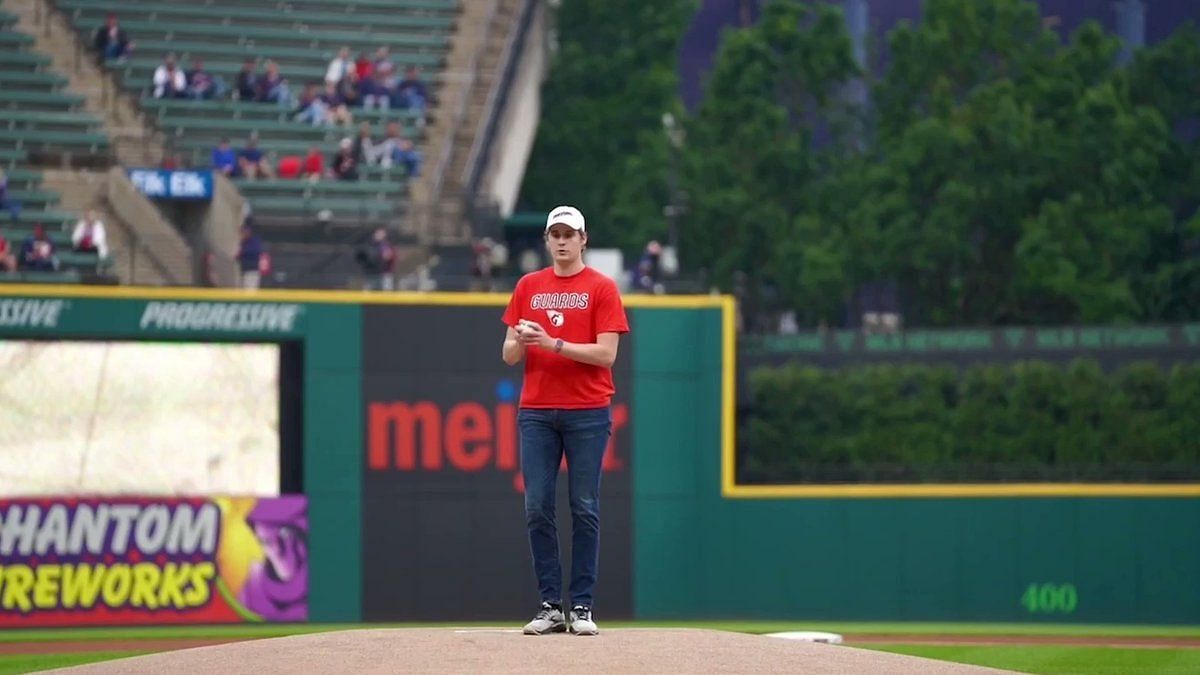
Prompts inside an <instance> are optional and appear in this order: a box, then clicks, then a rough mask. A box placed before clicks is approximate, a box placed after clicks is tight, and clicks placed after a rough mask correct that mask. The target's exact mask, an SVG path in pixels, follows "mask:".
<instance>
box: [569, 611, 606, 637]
mask: <svg viewBox="0 0 1200 675" xmlns="http://www.w3.org/2000/svg"><path fill="white" fill-rule="evenodd" d="M570 627H571V632H572V633H574V634H576V635H596V634H597V633H599V632H600V629H599V628H597V627H596V622H595V621H592V608H591V607H584V606H583V605H575V606H574V607H572V608H571V619H570Z"/></svg>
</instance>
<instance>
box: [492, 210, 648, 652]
mask: <svg viewBox="0 0 1200 675" xmlns="http://www.w3.org/2000/svg"><path fill="white" fill-rule="evenodd" d="M545 240H546V250H547V251H549V253H550V257H551V258H552V259H553V261H554V264H553V265H552V266H550V267H547V268H545V269H543V270H540V271H537V272H531V273H529V274H527V275H525V276H524V277H522V278H521V280H520V281H519V282H517V287H516V289H515V290H513V294H512V298H511V299H510V300H509V303H508V309H507V310H505V312H504V317H503V321H504V323H505V324H507V326H508V329H507V331H506V332H505V335H504V347H503V349H502V358H503V359H504V362H505V363H507V364H508V365H510V366H511V365H516V364H517V363H518V362H519V361H521V360H524V361H525V379H524V386H523V387H522V389H521V402H520V410H519V411H518V413H517V427H518V430H519V433H520V438H521V477H522V479H523V480H524V482H525V524H526V528H527V529H528V532H529V549H530V553H531V554H532V557H533V570H534V575H535V576H536V578H537V584H538V592H539V594H540V595H541V606H540V607H539V608H538V611H537V614H536V615H535V616H534V618H533V620H532V621H530V622H529V623H528V624H526V625H525V629H524V632H525V634H526V635H545V634H547V633H561V632H564V631H568V630H569V631H571V632H572V633H574V634H576V635H595V634H596V633H597V632H598V630H597V628H596V623H595V621H594V620H593V619H592V590H593V588H594V586H595V584H596V570H597V567H598V565H599V560H600V468H601V462H602V461H603V459H604V449H605V447H606V446H607V445H608V438H609V436H610V435H611V434H612V415H611V413H610V408H609V405H610V402H611V401H612V396H613V393H614V391H615V388H614V387H613V378H612V365H613V362H614V361H615V360H616V358H617V343H618V341H619V338H620V335H621V334H622V333H627V332H629V322H628V320H627V319H626V318H625V308H624V306H622V304H621V295H620V293H619V292H618V291H617V285H616V284H615V283H614V282H613V280H612V279H610V278H608V277H606V276H604V275H603V274H601V273H599V272H597V271H596V270H594V269H592V268H590V267H588V266H586V265H585V264H584V262H583V250H584V248H585V247H586V246H587V228H586V226H585V222H584V219H583V214H582V213H580V212H579V211H578V210H577V209H575V208H573V207H570V206H560V207H558V208H555V209H553V210H552V211H550V214H549V215H548V216H547V218H546V229H545ZM564 454H565V455H566V458H567V478H568V485H569V486H570V487H569V489H570V502H571V582H570V588H569V592H570V605H568V606H569V607H570V608H571V610H570V612H569V614H568V615H567V616H565V617H564V615H563V611H562V608H563V606H564V605H563V603H562V601H563V595H562V567H561V565H560V563H559V554H558V530H557V528H556V526H555V514H554V505H555V495H554V492H555V482H556V481H557V478H558V467H559V465H560V464H561V462H562V459H563V455H564Z"/></svg>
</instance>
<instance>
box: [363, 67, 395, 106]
mask: <svg viewBox="0 0 1200 675" xmlns="http://www.w3.org/2000/svg"><path fill="white" fill-rule="evenodd" d="M358 93H359V95H360V96H361V97H362V107H363V110H374V109H375V108H379V109H380V110H388V109H390V108H391V107H392V94H391V92H389V91H388V89H387V87H386V86H385V85H384V78H383V75H381V74H380V73H379V71H375V73H374V74H373V75H371V76H370V77H368V78H367V79H365V80H360V81H359V83H358Z"/></svg>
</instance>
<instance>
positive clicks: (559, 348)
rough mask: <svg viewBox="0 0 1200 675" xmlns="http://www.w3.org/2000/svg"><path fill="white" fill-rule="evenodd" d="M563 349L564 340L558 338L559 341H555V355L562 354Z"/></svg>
mask: <svg viewBox="0 0 1200 675" xmlns="http://www.w3.org/2000/svg"><path fill="white" fill-rule="evenodd" d="M562 347H563V340H562V338H558V339H557V340H555V341H554V353H555V354H557V353H559V352H561V351H562Z"/></svg>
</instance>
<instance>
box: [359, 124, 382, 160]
mask: <svg viewBox="0 0 1200 675" xmlns="http://www.w3.org/2000/svg"><path fill="white" fill-rule="evenodd" d="M378 153H379V151H378V149H377V146H376V145H375V142H374V141H372V140H371V123H370V122H363V123H362V124H360V125H358V135H357V136H355V137H354V161H356V162H358V164H359V166H366V165H368V164H378V163H379V155H378Z"/></svg>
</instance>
